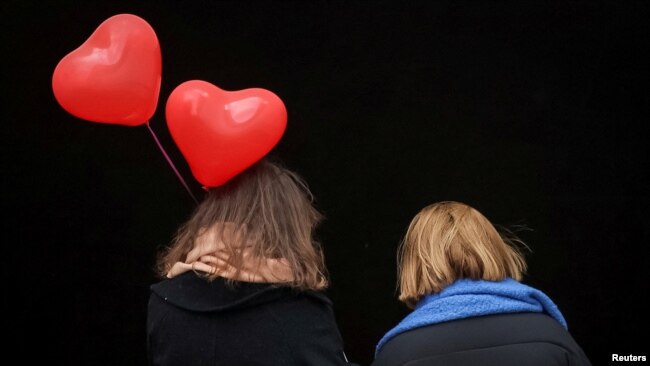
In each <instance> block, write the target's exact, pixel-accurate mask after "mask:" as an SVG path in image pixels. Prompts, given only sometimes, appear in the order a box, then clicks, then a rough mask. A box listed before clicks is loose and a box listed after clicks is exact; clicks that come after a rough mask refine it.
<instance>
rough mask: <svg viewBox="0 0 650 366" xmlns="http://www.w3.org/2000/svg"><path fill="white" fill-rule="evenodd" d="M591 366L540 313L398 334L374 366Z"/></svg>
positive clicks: (463, 321) (554, 323)
mask: <svg viewBox="0 0 650 366" xmlns="http://www.w3.org/2000/svg"><path fill="white" fill-rule="evenodd" d="M397 365H408V366H425V365H445V366H461V365H463V366H465V365H481V366H493V365H494V366H510V365H513V366H515V365H516V366H522V365H525V366H555V365H565V366H568V365H571V366H589V365H591V363H590V362H589V360H588V359H587V357H586V356H585V354H584V352H583V351H582V349H581V348H580V346H578V344H576V342H575V341H574V339H573V337H571V335H570V334H569V333H568V332H567V331H566V329H564V328H563V327H562V326H561V325H560V324H559V323H558V322H557V321H556V320H554V319H553V318H551V317H549V316H548V315H545V314H543V313H515V314H498V315H487V316H480V317H474V318H466V319H461V320H453V321H449V322H444V323H439V324H434V325H429V326H424V327H421V328H416V329H413V330H410V331H407V332H404V333H401V334H399V335H397V336H395V337H394V338H392V339H390V340H389V341H388V342H387V343H386V344H385V345H384V346H383V347H382V349H381V351H380V353H379V354H378V355H377V358H376V359H375V361H374V362H373V364H372V366H397Z"/></svg>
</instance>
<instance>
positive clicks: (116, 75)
mask: <svg viewBox="0 0 650 366" xmlns="http://www.w3.org/2000/svg"><path fill="white" fill-rule="evenodd" d="M161 63H162V62H161V55H160V45H159V44H158V38H157V37H156V33H155V32H154V30H153V28H151V26H150V25H149V24H148V23H147V22H146V21H144V19H142V18H140V17H137V16H135V15H131V14H118V15H115V16H112V17H110V18H108V19H106V20H105V21H104V22H103V23H102V24H100V25H99V27H98V28H97V29H96V30H95V32H94V33H93V34H92V35H91V36H90V37H89V38H88V39H87V40H86V42H84V44H82V45H81V46H79V48H77V49H76V50H74V51H72V52H70V53H69V54H68V55H66V56H65V57H64V58H63V59H61V61H59V63H58V64H57V66H56V68H55V70H54V74H53V76H52V89H53V91H54V96H55V97H56V100H57V101H58V102H59V104H60V105H61V106H62V107H63V109H65V110H66V111H68V112H69V113H70V114H72V115H74V116H76V117H79V118H81V119H85V120H88V121H92V122H102V123H115V124H122V125H127V126H136V125H140V124H143V123H146V122H147V121H149V119H150V118H151V116H153V114H154V112H155V110H156V105H157V104H158V94H159V91H160V81H161V68H162V65H161Z"/></svg>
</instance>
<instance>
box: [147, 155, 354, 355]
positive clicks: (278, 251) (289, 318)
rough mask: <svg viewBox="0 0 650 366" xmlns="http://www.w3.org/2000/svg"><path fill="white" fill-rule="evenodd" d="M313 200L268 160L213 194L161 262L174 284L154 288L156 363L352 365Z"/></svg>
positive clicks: (151, 338)
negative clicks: (316, 235)
mask: <svg viewBox="0 0 650 366" xmlns="http://www.w3.org/2000/svg"><path fill="white" fill-rule="evenodd" d="M312 201H313V200H312V196H311V193H310V192H309V189H308V188H307V185H306V184H305V183H304V181H303V180H302V179H301V178H300V177H299V176H298V175H296V174H295V173H293V172H291V171H289V170H288V169H286V168H284V167H283V166H281V165H280V164H278V163H275V162H271V161H269V160H267V159H265V160H262V161H260V162H258V163H257V164H255V165H253V166H252V167H250V168H249V169H247V170H246V171H244V172H242V173H241V174H239V175H238V176H236V177H235V178H233V179H232V180H230V181H229V182H227V183H226V184H225V185H223V186H220V187H216V188H211V189H209V191H208V193H207V196H206V198H205V199H204V201H203V202H201V203H200V204H199V206H198V207H197V208H196V210H195V212H194V213H193V214H192V216H191V217H190V219H189V220H188V221H187V222H186V223H185V224H184V225H183V226H181V227H180V228H179V230H178V233H177V235H176V237H175V239H174V240H173V242H172V244H171V245H170V246H169V247H168V248H166V250H165V251H163V252H162V253H161V256H160V257H159V261H158V268H159V274H160V275H161V276H162V277H167V278H166V279H163V280H162V281H161V282H158V283H157V284H154V285H152V286H151V291H152V292H151V296H150V300H149V307H148V320H147V334H148V356H149V360H150V364H152V365H183V366H192V365H217V364H218V365H345V364H347V362H346V359H345V354H344V352H343V342H342V339H341V335H340V333H339V330H338V327H337V325H336V321H335V317H334V315H333V311H332V303H331V302H330V300H329V299H328V298H327V296H326V295H325V294H324V292H323V290H324V289H325V288H326V287H327V276H326V270H325V264H324V260H323V254H322V251H321V249H320V247H319V245H318V243H317V242H315V241H314V239H313V235H312V233H313V230H314V228H315V227H316V225H317V224H318V223H319V221H320V220H321V214H320V213H319V212H318V211H317V210H316V209H315V208H314V206H313V203H312Z"/></svg>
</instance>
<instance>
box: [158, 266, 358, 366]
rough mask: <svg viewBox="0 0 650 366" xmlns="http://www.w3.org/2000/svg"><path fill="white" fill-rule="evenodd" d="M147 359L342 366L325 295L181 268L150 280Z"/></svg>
mask: <svg viewBox="0 0 650 366" xmlns="http://www.w3.org/2000/svg"><path fill="white" fill-rule="evenodd" d="M147 346H148V357H149V364H150V365H156V366H158V365H160V366H168V365H174V366H194V365H197V366H198V365H236V366H248V365H251V366H253V365H324V366H325V365H347V363H346V361H345V355H344V353H343V342H342V339H341V335H340V333H339V330H338V327H337V325H336V322H335V318H334V314H333V311H332V303H331V301H330V300H329V299H328V298H327V297H326V296H325V295H324V294H322V293H318V292H314V291H305V292H300V291H297V290H294V289H291V288H289V287H286V286H276V285H271V284H259V283H246V282H238V283H236V285H235V286H234V287H229V286H228V285H227V284H226V282H225V281H224V280H223V279H217V280H214V281H212V282H209V281H207V280H206V279H204V278H202V277H200V276H198V275H196V274H195V273H194V272H187V273H184V274H182V275H180V276H178V277H175V278H173V279H169V280H163V281H162V282H159V283H157V284H154V285H152V286H151V296H150V299H149V308H148V318H147Z"/></svg>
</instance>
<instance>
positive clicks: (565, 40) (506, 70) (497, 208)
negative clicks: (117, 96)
mask: <svg viewBox="0 0 650 366" xmlns="http://www.w3.org/2000/svg"><path fill="white" fill-rule="evenodd" d="M647 4H648V3H647V2H644V1H638V2H635V1H612V2H593V1H585V2H580V1H557V2H549V1H531V2H523V1H511V2H492V1H483V2H464V1H441V2H434V1H419V2H418V1H415V2H409V3H408V4H407V3H406V2H401V1H392V2H370V1H368V2H359V1H338V2H335V1H291V2H289V1H267V2H261V1H260V2H251V1H124V2H119V1H103V2H98V1H79V2H55V1H52V2H41V1H4V2H2V5H0V6H1V7H2V9H1V10H2V12H1V14H2V28H3V32H2V47H3V48H5V50H4V51H3V52H2V55H0V57H1V58H2V75H3V76H2V85H3V86H2V95H3V102H2V113H3V115H2V126H3V128H2V130H3V140H4V143H3V146H2V148H3V153H2V160H3V161H2V164H3V165H2V166H3V172H2V183H3V185H2V191H3V192H2V193H3V194H2V200H3V206H4V208H3V213H4V215H3V216H5V219H3V225H6V228H5V229H4V232H5V233H6V235H5V240H4V246H5V248H6V253H7V255H6V256H5V258H4V260H3V264H2V266H1V267H2V271H3V280H4V281H3V284H4V285H3V287H2V290H3V296H2V299H3V303H4V305H5V307H4V308H5V309H6V310H5V311H4V317H3V318H5V319H4V320H3V322H5V323H6V325H5V327H4V328H3V329H4V330H5V334H6V335H7V336H9V337H10V338H11V339H12V341H10V342H9V343H8V344H6V345H5V346H7V349H8V350H9V351H10V353H15V354H16V355H18V356H20V357H22V358H23V359H24V360H25V361H30V360H34V359H42V360H49V361H51V362H54V363H57V364H65V365H142V364H144V363H145V317H146V302H147V298H148V286H149V285H150V284H151V283H153V282H154V281H155V280H156V279H155V277H154V275H153V270H152V267H153V263H154V257H155V253H156V250H157V249H158V248H159V247H161V246H163V245H166V244H167V243H168V242H169V240H170V239H171V236H172V235H173V232H174V231H175V229H176V227H177V226H178V225H180V223H182V222H183V221H184V220H185V219H186V218H187V217H188V215H189V214H190V212H191V211H192V209H193V207H194V202H193V201H192V199H191V198H190V196H189V195H188V193H187V192H186V191H185V189H184V188H183V186H182V184H181V183H180V181H179V180H178V179H177V177H176V176H175V174H174V173H173V171H172V169H171V168H170V166H169V165H168V164H167V162H166V161H165V159H164V158H163V156H162V154H161V153H160V151H159V150H158V148H157V147H156V145H155V143H154V141H153V139H152V138H151V136H150V135H149V132H148V131H147V129H146V127H145V126H139V127H125V126H120V125H106V124H98V123H92V122H87V121H83V120H80V119H77V118H75V117H73V116H72V115H69V114H67V113H66V112H65V111H64V110H63V109H62V108H60V106H59V105H58V104H57V103H56V101H55V99H54V97H53V94H52V91H51V76H52V72H53V70H54V67H55V66H56V64H57V63H58V61H59V60H60V59H61V58H62V57H63V56H65V55H66V54H67V53H69V52H71V51H72V50H74V49H75V48H77V47H78V46H79V45H81V44H82V43H83V42H84V41H85V40H86V39H87V38H88V37H89V36H90V34H91V33H92V32H93V31H94V30H95V29H96V27H97V26H98V25H99V24H100V23H101V22H102V21H104V20H105V19H107V18H109V17H110V16H113V15H116V14H120V13H132V14H136V15H138V16H140V17H142V18H144V19H145V20H146V21H147V22H149V24H151V26H152V27H153V28H154V30H155V31H156V33H157V36H158V39H159V41H160V44H161V47H162V60H163V61H162V63H163V74H162V75H163V76H162V89H161V92H160V102H159V105H158V109H157V112H156V114H155V115H154V117H153V118H152V120H151V127H152V128H153V129H154V130H155V131H156V134H157V135H158V136H159V137H160V139H161V141H162V143H163V145H164V146H165V148H166V150H167V152H168V153H169V154H170V155H171V157H172V159H173V161H174V162H175V163H176V165H177V167H178V168H179V169H180V171H181V173H182V174H183V175H184V177H185V179H186V180H187V181H188V183H189V184H190V185H191V187H192V189H193V190H194V192H195V194H197V195H199V196H200V195H201V190H200V187H199V184H198V183H197V182H196V181H195V180H193V178H192V177H191V175H190V173H189V170H188V168H187V165H186V163H185V161H184V160H183V158H182V156H181V155H180V153H179V151H178V150H177V149H176V146H175V145H174V144H173V141H172V140H171V137H170V135H169V133H168V130H167V127H166V122H165V118H164V108H163V107H164V104H165V102H166V100H167V97H168V96H169V94H170V92H171V91H172V90H173V88H175V87H176V86H177V85H178V84H180V83H181V82H183V81H186V80H191V79H201V80H206V81H209V82H211V83H213V84H215V85H217V86H219V87H221V88H223V89H226V90H238V89H244V88H249V87H262V88H266V89H269V90H272V91H274V92H275V93H276V94H278V95H279V96H280V97H281V98H282V100H283V101H284V102H285V104H286V106H287V109H288V113H289V119H288V128H287V131H286V133H285V135H284V137H283V139H282V141H281V142H280V143H279V145H278V146H277V147H276V148H275V149H274V150H273V152H272V154H273V155H275V156H277V157H279V158H281V159H282V160H283V161H284V162H285V163H286V165H288V166H289V167H290V168H292V169H294V170H296V171H298V172H299V173H300V174H301V175H303V176H304V177H305V179H306V180H307V181H308V182H309V184H310V186H311V188H312V190H313V193H314V194H315V196H316V197H317V204H318V206H319V208H320V209H321V210H322V211H323V212H324V213H325V215H326V216H327V220H326V221H325V222H324V224H323V225H322V227H321V228H320V229H319V231H318V237H319V239H320V240H321V241H322V242H323V244H324V248H325V254H326V260H327V265H328V267H329V270H330V274H331V279H332V286H331V288H330V290H329V295H330V296H331V298H332V299H333V301H334V303H335V311H336V314H337V317H338V321H339V323H340V328H341V332H342V334H343V337H344V339H345V343H346V351H347V353H348V356H349V358H350V359H351V360H352V361H356V362H358V363H360V364H369V363H370V361H371V360H372V352H373V349H374V345H375V344H376V342H377V341H378V340H379V338H380V337H381V336H382V335H383V334H384V332H385V331H387V330H388V329H389V328H391V327H392V326H393V325H395V324H396V323H397V322H398V321H399V320H400V319H401V318H402V317H403V316H404V315H405V314H406V313H407V309H406V308H405V307H403V306H402V305H401V304H399V303H398V301H397V300H396V292H395V275H396V271H395V262H396V261H395V251H396V247H397V244H398V242H399V240H400V237H401V236H402V235H403V233H404V231H405V229H406V226H407V224H408V222H409V221H410V219H411V218H412V217H413V216H414V215H415V214H416V213H417V211H419V210H420V209H421V208H423V207H424V206H426V205H428V204H430V203H433V202H435V201H440V200H458V201H462V202H465V203H468V204H470V205H472V206H474V207H476V208H477V209H479V210H480V211H482V212H483V213H484V214H485V215H486V216H487V217H488V218H490V219H491V220H492V221H493V222H495V223H498V224H504V225H513V224H514V225H518V224H523V225H526V226H528V227H530V228H532V229H533V230H532V231H526V232H523V233H522V234H521V236H522V238H523V239H524V241H526V242H527V243H528V244H529V246H530V247H531V248H532V250H533V253H532V254H531V255H529V257H528V258H529V259H528V260H529V265H530V270H529V274H528V276H527V277H526V278H525V280H524V282H525V283H528V284H530V285H533V286H535V287H538V288H540V289H541V290H543V291H545V292H546V293H547V294H548V295H549V296H550V297H551V298H552V299H553V300H554V301H555V302H556V303H557V304H558V306H559V307H560V309H561V310H562V311H563V313H564V315H565V317H566V318H567V321H568V323H569V329H570V331H571V333H572V334H573V336H574V337H575V338H576V340H577V341H578V343H580V344H581V345H582V347H583V348H584V350H585V351H586V353H587V354H588V356H589V357H590V358H591V360H592V362H593V363H594V365H603V364H610V360H611V354H612V353H618V354H630V353H632V354H637V355H638V354H644V355H646V356H648V347H647V342H643V341H642V340H641V334H644V333H646V328H645V326H644V325H643V324H644V323H646V322H647V321H648V312H647V309H646V308H647V302H646V301H645V300H644V299H645V298H646V297H647V296H648V282H647V277H648V269H647V266H648V253H647V245H648V244H649V242H648V225H647V223H646V221H647V215H648V209H647V207H648V203H649V202H648V179H647V177H646V176H647V173H648V172H647V164H648V159H647V157H648V153H647V148H646V140H647V135H648V134H647V133H646V132H645V124H647V121H648V119H647V117H646V116H645V115H644V112H646V111H647V108H648V102H649V100H648V94H647V87H648V78H647V69H648V62H647V61H648V60H647V59H646V58H644V57H643V56H644V51H645V50H644V49H645V48H647V46H648V41H649V39H650V37H649V36H648V26H647V24H648V15H649V11H648V10H649V8H648V5H647ZM28 363H29V362H28Z"/></svg>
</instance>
